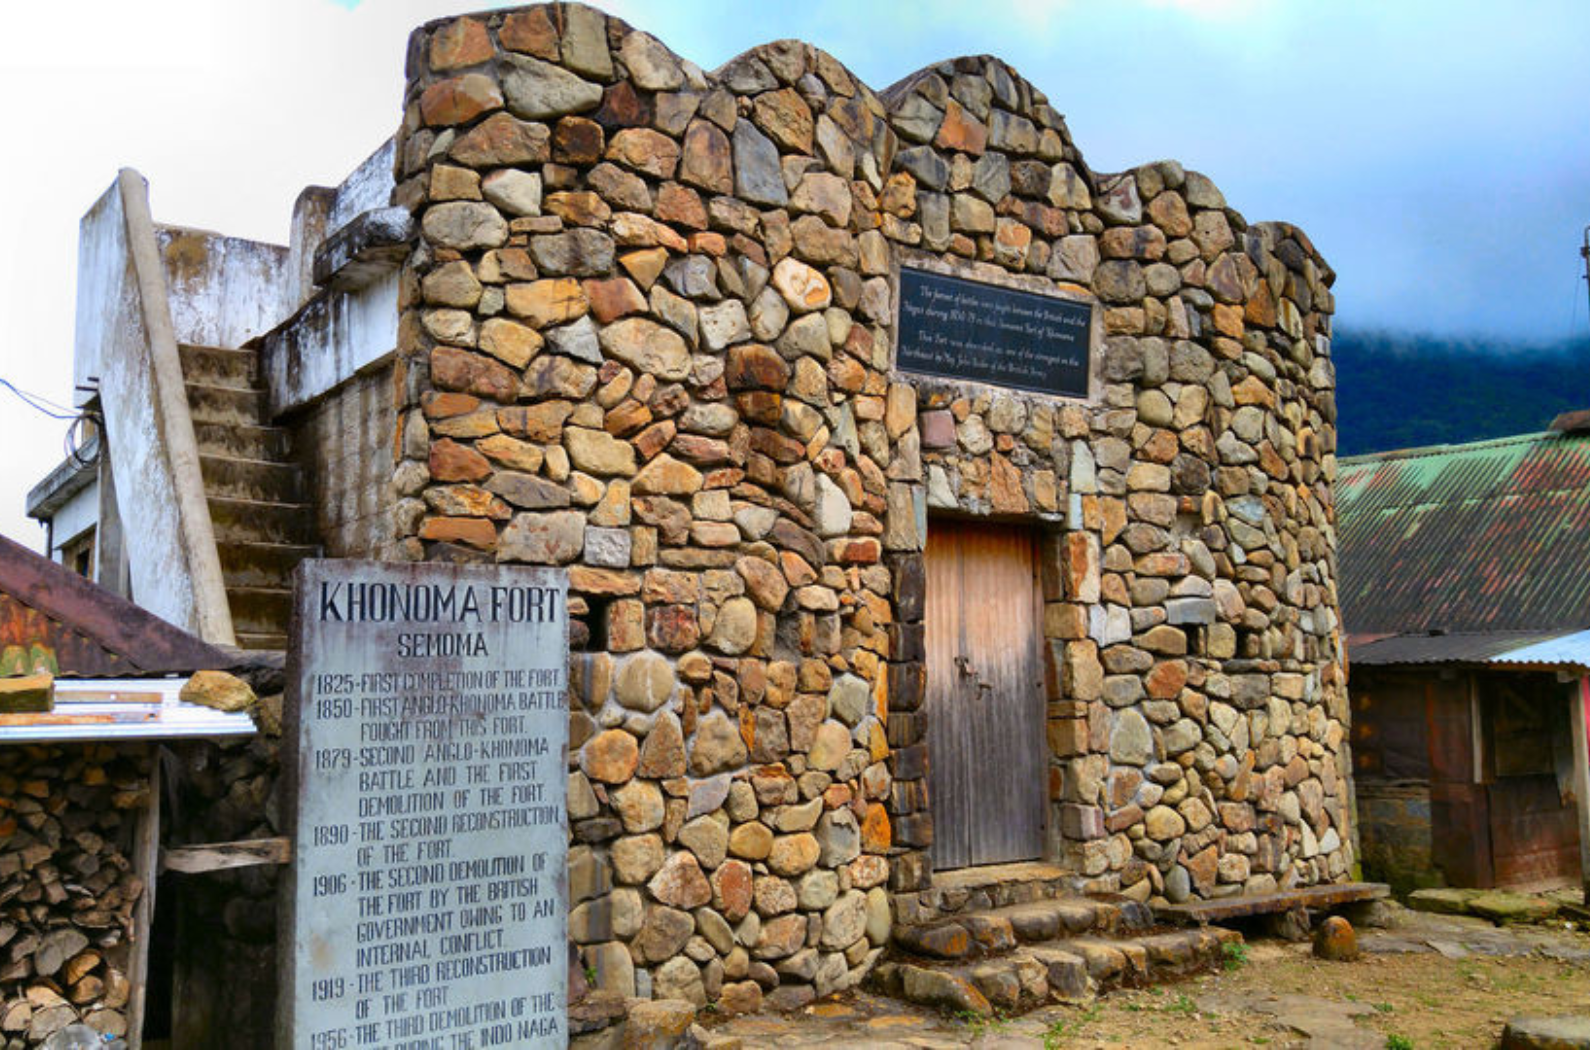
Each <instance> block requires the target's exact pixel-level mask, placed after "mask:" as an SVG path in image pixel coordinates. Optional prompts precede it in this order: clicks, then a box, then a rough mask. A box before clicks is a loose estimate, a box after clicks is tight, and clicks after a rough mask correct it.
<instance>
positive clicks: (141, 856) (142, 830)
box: [127, 747, 161, 1050]
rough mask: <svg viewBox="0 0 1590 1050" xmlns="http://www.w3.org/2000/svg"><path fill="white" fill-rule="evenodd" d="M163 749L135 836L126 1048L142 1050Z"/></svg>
mask: <svg viewBox="0 0 1590 1050" xmlns="http://www.w3.org/2000/svg"><path fill="white" fill-rule="evenodd" d="M160 792H161V786H160V748H158V747H151V748H150V749H149V808H148V809H146V810H144V814H143V819H142V820H140V821H139V822H138V830H137V831H136V832H135V833H134V842H133V872H134V873H135V874H136V875H137V876H138V877H139V878H140V879H142V880H143V883H144V892H143V895H142V896H141V897H139V898H138V903H137V904H136V905H134V906H133V942H132V962H131V964H130V965H129V966H128V968H127V983H128V994H129V996H130V998H129V999H128V1001H127V1047H128V1050H140V1048H141V1047H142V1046H143V1040H144V1012H145V1008H144V994H145V989H146V988H147V987H148V985H149V941H150V939H151V938H152V936H153V934H154V918H155V882H156V880H157V879H159V877H160Z"/></svg>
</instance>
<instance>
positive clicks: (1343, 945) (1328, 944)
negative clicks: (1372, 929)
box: [1314, 915, 1358, 962]
mask: <svg viewBox="0 0 1590 1050" xmlns="http://www.w3.org/2000/svg"><path fill="white" fill-rule="evenodd" d="M1314 957H1315V958H1316V959H1327V960H1330V961H1331V962H1352V961H1353V960H1354V959H1357V958H1358V934H1357V932H1355V931H1354V930H1353V926H1352V923H1350V922H1348V921H1347V920H1346V919H1344V918H1342V917H1341V916H1340V915H1332V916H1331V917H1330V918H1328V919H1326V920H1325V921H1324V922H1322V923H1320V925H1319V929H1317V930H1315V931H1314Z"/></svg>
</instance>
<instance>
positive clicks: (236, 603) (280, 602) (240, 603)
mask: <svg viewBox="0 0 1590 1050" xmlns="http://www.w3.org/2000/svg"><path fill="white" fill-rule="evenodd" d="M226 599H227V605H229V606H230V607H231V609H232V631H233V633H234V634H280V633H283V632H285V631H286V630H287V622H288V620H289V619H291V617H292V611H293V592H292V589H291V588H289V587H228V588H227V589H226Z"/></svg>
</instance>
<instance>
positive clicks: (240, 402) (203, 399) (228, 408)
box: [185, 383, 266, 426]
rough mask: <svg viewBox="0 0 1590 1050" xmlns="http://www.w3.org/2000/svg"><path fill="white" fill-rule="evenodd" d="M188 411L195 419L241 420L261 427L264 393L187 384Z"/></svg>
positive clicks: (194, 420) (231, 423)
mask: <svg viewBox="0 0 1590 1050" xmlns="http://www.w3.org/2000/svg"><path fill="white" fill-rule="evenodd" d="M185 386H186V387H187V390H188V410H189V413H190V414H191V415H192V416H193V422H194V423H195V424H199V423H225V424H228V425H233V424H238V423H242V424H245V425H248V426H258V425H260V424H262V423H264V422H265V421H266V420H265V395H264V393H262V392H261V391H258V390H252V389H247V388H244V387H231V386H211V385H210V384H208V383H187V384H185Z"/></svg>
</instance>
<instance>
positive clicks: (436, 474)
mask: <svg viewBox="0 0 1590 1050" xmlns="http://www.w3.org/2000/svg"><path fill="white" fill-rule="evenodd" d="M429 463H430V470H431V480H432V481H480V480H482V479H483V478H486V477H489V476H490V475H491V463H490V462H489V461H488V460H487V459H486V457H485V456H482V455H481V454H480V453H479V452H476V451H475V450H474V449H472V448H470V447H469V446H468V445H460V444H459V443H458V442H456V441H454V440H453V439H452V438H442V439H441V440H439V441H433V442H431V450H430V458H429Z"/></svg>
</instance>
